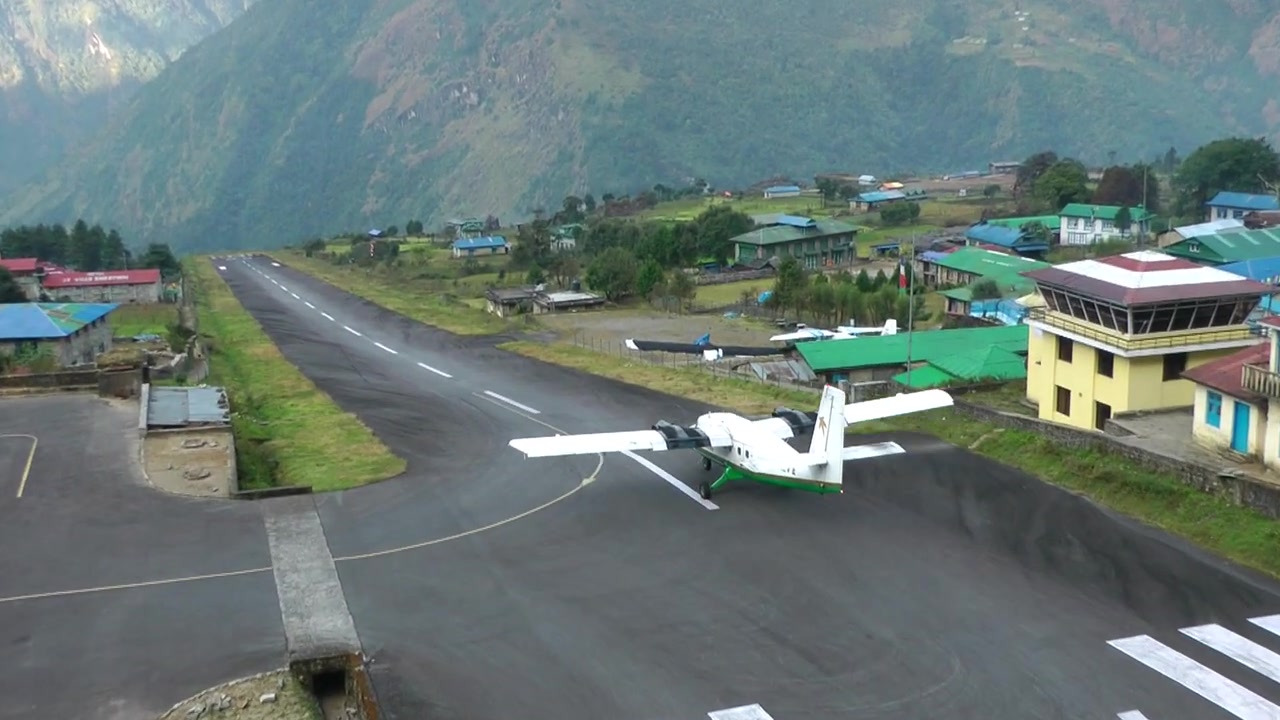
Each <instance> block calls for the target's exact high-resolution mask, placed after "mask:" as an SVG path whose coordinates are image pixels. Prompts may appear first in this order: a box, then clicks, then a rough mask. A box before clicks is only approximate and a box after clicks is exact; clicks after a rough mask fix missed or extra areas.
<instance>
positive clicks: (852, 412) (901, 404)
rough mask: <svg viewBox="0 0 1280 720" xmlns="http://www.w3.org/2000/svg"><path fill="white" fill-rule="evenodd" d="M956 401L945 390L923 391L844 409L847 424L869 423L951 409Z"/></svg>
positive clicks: (861, 403) (856, 404)
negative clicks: (946, 408) (945, 408)
mask: <svg viewBox="0 0 1280 720" xmlns="http://www.w3.org/2000/svg"><path fill="white" fill-rule="evenodd" d="M954 404H955V401H954V400H952V399H951V396H950V395H948V394H947V392H946V391H944V390H923V391H921V392H915V393H908V394H905V395H894V396H893V397H886V398H878V399H875V400H864V401H863V402H857V403H852V404H849V405H846V406H845V408H844V419H845V422H847V423H849V424H850V425H852V424H854V423H860V422H867V421H868V420H879V419H881V418H887V417H896V416H898V415H909V414H911V413H917V412H924V411H926V410H936V409H938V408H944V407H951V406H952V405H954Z"/></svg>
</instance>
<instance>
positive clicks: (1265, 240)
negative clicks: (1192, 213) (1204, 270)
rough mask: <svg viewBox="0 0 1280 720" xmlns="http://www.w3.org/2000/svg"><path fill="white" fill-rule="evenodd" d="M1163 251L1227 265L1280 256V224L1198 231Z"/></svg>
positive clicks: (1181, 256)
mask: <svg viewBox="0 0 1280 720" xmlns="http://www.w3.org/2000/svg"><path fill="white" fill-rule="evenodd" d="M1163 252H1166V253H1168V254H1170V255H1173V256H1174V257H1180V258H1186V259H1187V260H1191V261H1193V262H1196V263H1199V264H1201V265H1226V264H1228V263H1236V262H1243V261H1245V260H1258V259H1262V258H1269V257H1280V228H1262V229H1258V230H1239V229H1237V230H1226V231H1223V232H1216V233H1206V234H1203V235H1196V236H1194V237H1190V238H1187V239H1185V240H1179V241H1177V242H1174V243H1172V244H1170V245H1169V246H1168V247H1165V248H1164V249H1163Z"/></svg>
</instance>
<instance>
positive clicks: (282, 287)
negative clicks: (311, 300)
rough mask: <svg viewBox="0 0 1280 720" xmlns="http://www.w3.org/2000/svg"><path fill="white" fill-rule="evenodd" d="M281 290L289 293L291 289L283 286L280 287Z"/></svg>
mask: <svg viewBox="0 0 1280 720" xmlns="http://www.w3.org/2000/svg"><path fill="white" fill-rule="evenodd" d="M280 289H281V290H283V291H285V292H289V288H287V287H285V286H283V285H281V286H280Z"/></svg>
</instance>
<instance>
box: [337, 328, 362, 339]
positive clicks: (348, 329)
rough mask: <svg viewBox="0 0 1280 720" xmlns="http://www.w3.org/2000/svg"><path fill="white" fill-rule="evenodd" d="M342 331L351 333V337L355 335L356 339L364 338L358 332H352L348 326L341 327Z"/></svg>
mask: <svg viewBox="0 0 1280 720" xmlns="http://www.w3.org/2000/svg"><path fill="white" fill-rule="evenodd" d="M342 329H343V330H346V331H347V332H349V333H351V334H352V335H355V336H356V337H364V336H363V335H361V334H360V333H359V332H358V331H356V330H352V329H351V328H350V327H349V326H347V325H343V326H342Z"/></svg>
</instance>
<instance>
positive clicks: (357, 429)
mask: <svg viewBox="0 0 1280 720" xmlns="http://www.w3.org/2000/svg"><path fill="white" fill-rule="evenodd" d="M184 267H185V271H186V274H187V277H188V278H189V281H190V282H189V284H188V287H189V288H190V291H191V292H192V293H193V295H194V299H195V305H196V312H197V314H198V317H199V322H200V333H201V335H203V336H204V337H205V338H206V343H207V345H208V346H209V356H210V358H209V360H210V364H209V366H210V372H211V375H210V378H209V380H208V382H209V383H210V384H213V385H222V386H225V387H226V388H227V393H228V395H229V396H230V400H231V410H232V428H233V430H234V432H235V437H236V462H237V464H238V466H239V474H240V487H241V488H242V489H250V488H264V487H273V486H283V485H309V486H311V487H312V489H314V490H316V491H328V490H341V489H343V488H349V487H355V486H358V485H365V484H367V483H371V482H376V481H378V480H385V479H386V478H389V477H394V476H396V475H399V474H400V473H402V472H404V469H405V461H404V460H402V459H400V458H398V457H396V456H395V455H394V454H392V453H391V451H390V450H389V449H388V448H387V447H386V446H385V445H383V444H382V443H381V442H380V441H379V440H378V438H377V437H376V436H375V435H374V434H373V432H372V431H370V430H369V428H368V427H366V426H365V425H364V423H362V422H360V420H359V419H358V418H356V416H354V415H352V414H350V413H347V412H343V411H342V409H340V408H339V407H338V406H337V405H336V404H335V403H334V402H333V400H332V399H331V398H330V397H329V396H328V395H326V394H325V393H324V392H323V391H321V390H320V389H319V388H317V387H316V386H315V385H314V384H313V383H312V382H311V381H310V380H308V379H307V378H306V377H305V376H304V375H303V374H302V373H301V372H300V371H299V370H298V369H297V368H296V367H294V366H293V365H292V364H291V363H290V362H289V361H288V360H286V359H285V357H284V356H283V355H281V354H280V351H279V349H277V348H276V346H275V344H274V343H273V342H271V339H270V338H269V337H267V334H266V333H265V332H263V330H262V327H261V326H259V325H258V323H257V322H256V321H255V320H254V319H253V317H252V316H251V315H249V313H248V312H247V311H246V310H245V309H244V308H243V307H242V306H241V305H240V303H239V301H237V300H236V298H235V296H234V295H233V294H232V293H231V289H230V288H228V287H227V284H226V283H225V282H223V280H222V278H221V277H219V275H218V273H217V271H216V270H215V269H214V268H213V265H211V264H210V262H209V260H208V258H190V259H188V260H187V261H186V262H185V263H184Z"/></svg>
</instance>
